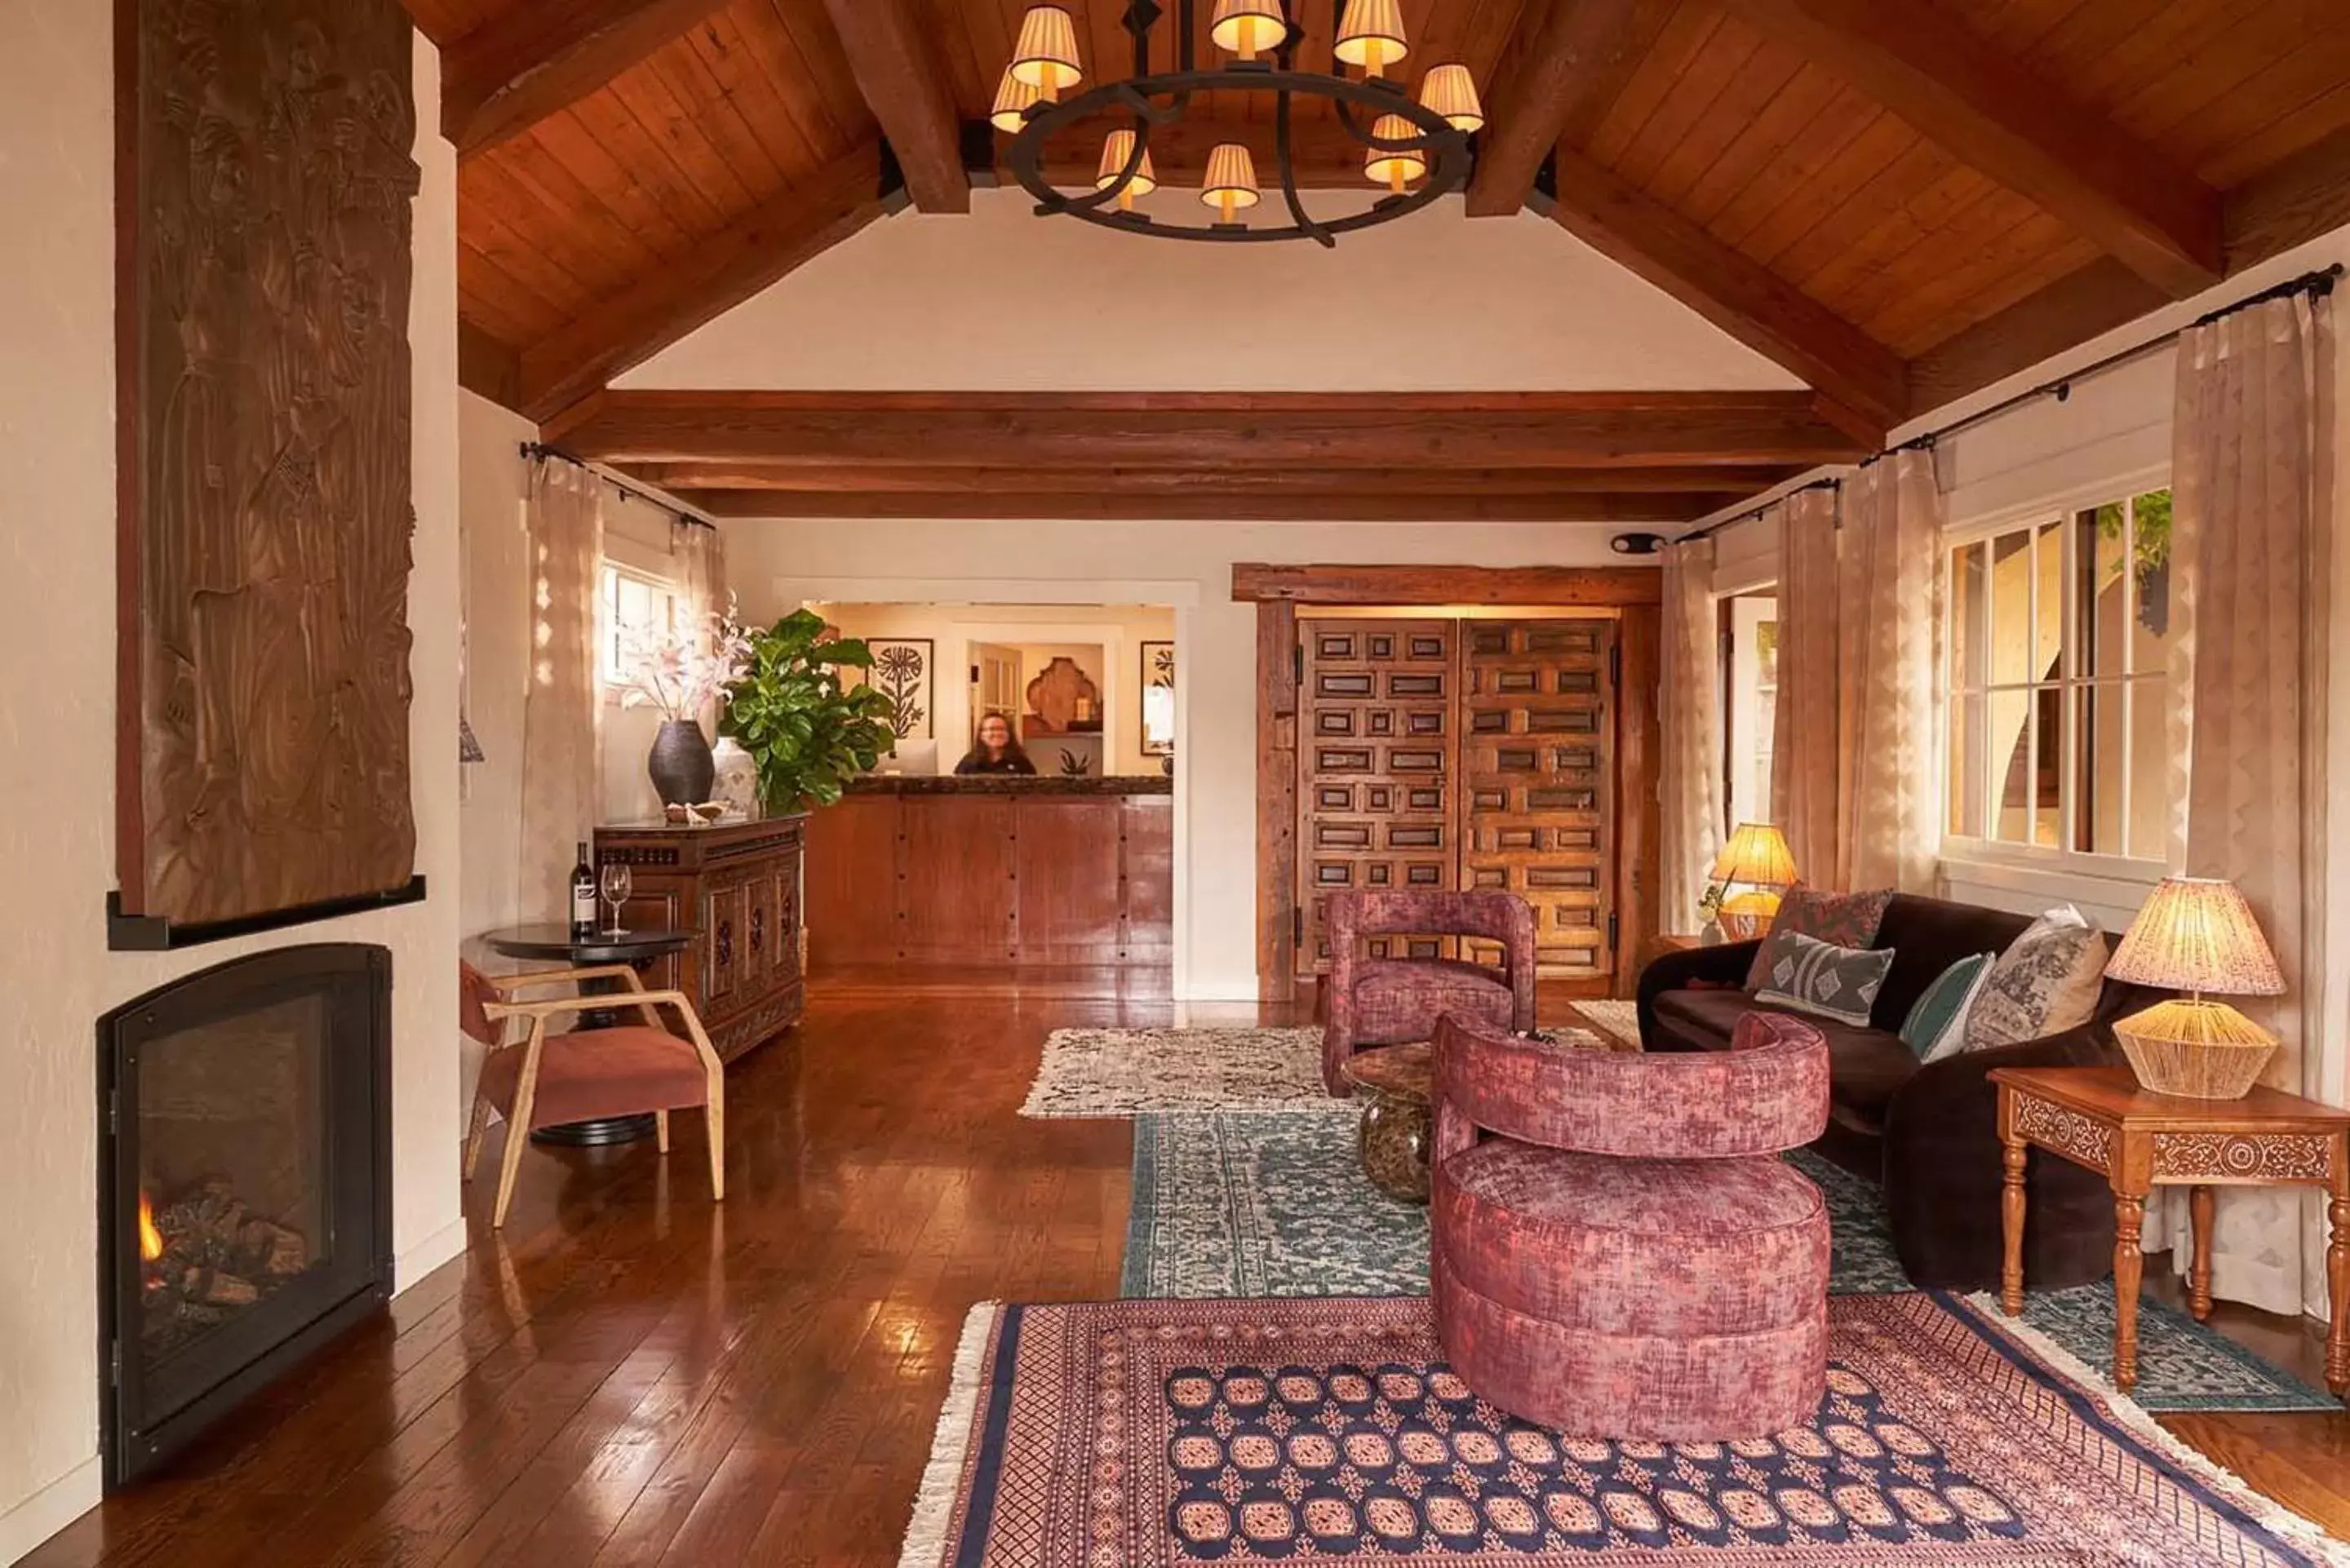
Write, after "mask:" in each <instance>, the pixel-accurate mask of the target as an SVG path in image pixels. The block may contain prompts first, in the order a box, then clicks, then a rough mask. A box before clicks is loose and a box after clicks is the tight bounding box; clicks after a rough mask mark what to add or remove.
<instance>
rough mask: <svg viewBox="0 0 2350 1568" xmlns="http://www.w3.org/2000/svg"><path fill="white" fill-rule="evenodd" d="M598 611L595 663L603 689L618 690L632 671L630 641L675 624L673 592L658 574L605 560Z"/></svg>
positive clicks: (675, 610) (623, 685)
mask: <svg viewBox="0 0 2350 1568" xmlns="http://www.w3.org/2000/svg"><path fill="white" fill-rule="evenodd" d="M676 617H677V594H676V592H675V590H674V589H672V588H671V587H670V585H669V584H667V583H665V582H663V581H661V580H660V578H659V577H654V576H648V575H646V574H645V573H642V572H639V571H636V570H633V569H631V568H629V567H628V566H620V565H619V564H618V563H617V562H613V561H607V562H605V563H604V572H603V577H602V588H601V592H600V593H599V595H598V626H597V628H596V645H597V647H598V649H599V650H600V652H599V656H598V660H597V662H598V665H599V666H600V670H599V673H600V674H601V676H602V679H603V683H604V689H605V690H606V691H619V690H620V689H621V688H623V687H625V686H626V685H628V683H629V680H630V679H631V677H632V676H633V674H634V671H633V670H631V669H630V668H629V642H630V640H631V639H636V638H641V637H646V636H650V635H653V634H656V633H665V632H667V631H669V630H670V629H671V628H672V627H673V626H674V625H675V624H676Z"/></svg>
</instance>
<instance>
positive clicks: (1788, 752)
mask: <svg viewBox="0 0 2350 1568" xmlns="http://www.w3.org/2000/svg"><path fill="white" fill-rule="evenodd" d="M1837 494H1838V491H1837V488H1836V487H1835V486H1833V485H1829V486H1823V487H1821V488H1820V489H1817V490H1805V491H1802V492H1799V493H1796V494H1794V495H1791V496H1789V497H1788V498H1787V503H1786V504H1785V505H1784V506H1783V507H1782V508H1781V509H1780V515H1779V563H1780V564H1779V711H1778V717H1777V719H1776V721H1775V722H1773V726H1772V732H1771V818H1772V820H1773V822H1776V823H1777V824H1778V825H1779V826H1780V829H1781V830H1782V831H1783V832H1784V833H1785V834H1786V836H1787V848H1788V851H1789V853H1791V854H1792V855H1794V857H1795V869H1796V870H1797V871H1798V872H1800V873H1801V874H1802V876H1803V878H1804V881H1805V882H1807V883H1809V884H1811V885H1812V886H1813V887H1814V888H1828V889H1830V890H1832V891H1837V892H1842V891H1845V890H1847V889H1848V888H1849V887H1850V883H1849V882H1848V881H1847V880H1846V876H1845V858H1844V843H1843V839H1842V836H1841V835H1842V824H1843V811H1842V808H1841V807H1840V806H1839V805H1838V804H1837V803H1838V800H1839V798H1840V797H1839V795H1838V793H1837V791H1838V789H1839V787H1840V781H1841V780H1842V778H1843V775H1844V760H1843V759H1844V739H1843V734H1842V732H1841V730H1840V728H1839V715H1838V709H1837V702H1836V679H1837V670H1836V643H1837V639H1836V618H1837V614H1838V609H1837V577H1836V499H1837Z"/></svg>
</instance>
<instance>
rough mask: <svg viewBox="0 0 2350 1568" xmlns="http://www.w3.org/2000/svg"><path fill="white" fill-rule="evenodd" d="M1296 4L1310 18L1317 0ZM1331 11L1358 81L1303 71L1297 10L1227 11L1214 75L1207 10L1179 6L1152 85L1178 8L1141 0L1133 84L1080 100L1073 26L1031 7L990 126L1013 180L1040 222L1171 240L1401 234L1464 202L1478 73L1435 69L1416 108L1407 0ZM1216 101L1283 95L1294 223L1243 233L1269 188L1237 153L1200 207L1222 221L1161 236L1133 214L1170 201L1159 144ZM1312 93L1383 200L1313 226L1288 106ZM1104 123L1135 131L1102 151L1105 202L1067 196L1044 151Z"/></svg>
mask: <svg viewBox="0 0 2350 1568" xmlns="http://www.w3.org/2000/svg"><path fill="white" fill-rule="evenodd" d="M1296 3H1297V4H1298V5H1300V6H1303V5H1311V4H1314V3H1315V0H1296ZM1329 3H1330V11H1331V22H1332V24H1333V31H1332V34H1331V36H1332V37H1333V38H1334V39H1335V40H1336V42H1335V46H1334V49H1333V52H1334V53H1335V54H1336V57H1337V58H1338V61H1339V63H1340V64H1341V66H1342V67H1344V66H1352V67H1357V69H1358V70H1359V71H1360V72H1361V75H1360V76H1359V77H1350V76H1346V75H1342V74H1337V73H1331V72H1322V71H1301V70H1299V69H1297V68H1296V55H1297V48H1298V45H1299V44H1300V42H1301V41H1303V39H1304V38H1305V29H1304V28H1302V27H1300V26H1298V25H1297V24H1296V23H1295V22H1294V21H1292V20H1291V19H1290V17H1289V15H1288V9H1289V8H1288V5H1287V4H1286V3H1285V0H1216V6H1215V11H1214V13H1213V15H1212V16H1211V17H1210V18H1209V24H1208V36H1209V39H1210V41H1211V43H1213V44H1214V45H1215V47H1217V48H1218V49H1220V50H1221V51H1222V52H1223V53H1224V54H1225V55H1227V56H1229V58H1228V59H1226V60H1225V61H1224V62H1223V63H1222V64H1221V65H1211V66H1209V67H1205V68H1202V67H1200V65H1199V62H1198V61H1197V59H1196V58H1195V53H1196V49H1195V40H1196V39H1197V38H1198V36H1199V30H1198V27H1197V26H1196V25H1195V23H1196V17H1197V10H1196V5H1197V0H1177V13H1178V15H1177V21H1178V28H1177V35H1176V36H1177V37H1178V38H1179V39H1180V43H1179V44H1178V46H1177V62H1176V63H1177V68H1176V69H1175V70H1172V71H1167V72H1161V73H1159V74H1157V75H1153V74H1152V72H1151V68H1150V30H1151V28H1152V26H1154V25H1155V24H1156V23H1157V22H1158V21H1159V18H1160V17H1161V16H1165V15H1166V11H1165V9H1164V8H1163V7H1162V6H1160V5H1159V4H1158V3H1157V0H1129V3H1128V5H1127V7H1126V16H1125V20H1124V23H1123V26H1125V28H1126V30H1127V32H1128V33H1129V34H1131V35H1132V36H1133V37H1134V75H1133V76H1132V77H1131V78H1128V79H1127V80H1125V81H1117V82H1107V83H1104V84H1102V85H1100V86H1097V87H1095V88H1091V89H1089V90H1087V91H1085V92H1082V93H1077V92H1076V91H1075V89H1076V88H1079V87H1080V86H1082V85H1083V84H1084V82H1085V80H1086V69H1085V62H1084V60H1083V58H1082V57H1080V55H1079V53H1078V49H1077V29H1076V20H1075V18H1074V17H1072V16H1070V14H1069V12H1068V11H1067V10H1066V8H1064V7H1063V6H1060V5H1035V6H1032V7H1030V9H1029V11H1028V15H1027V17H1026V19H1025V20H1024V21H1023V22H1022V23H1021V26H1020V41H1019V43H1018V45H1017V46H1016V47H1015V48H1014V51H1013V57H1012V61H1011V64H1010V65H1009V66H1008V67H1006V68H1005V70H1004V73H1003V85H1002V86H1001V87H1000V88H998V89H997V92H996V97H995V107H994V109H993V112H992V113H991V114H990V116H989V119H990V121H991V122H992V123H993V125H994V126H995V128H996V129H997V130H1001V131H1003V132H1004V133H1006V134H1008V135H1010V136H1011V137H1012V139H1013V140H1012V146H1011V151H1010V159H1011V163H1012V169H1013V172H1014V174H1016V175H1017V176H1018V177H1019V180H1020V183H1021V184H1022V185H1023V186H1024V187H1026V189H1027V191H1028V193H1029V194H1030V195H1032V196H1034V197H1035V198H1036V212H1037V214H1038V215H1039V216H1040V217H1041V216H1049V215H1052V214H1055V213H1059V214H1063V215H1066V216H1068V217H1072V218H1080V219H1083V220H1084V221H1086V222H1087V223H1099V224H1101V225H1103V226H1104V227H1107V228H1113V229H1118V230H1122V231H1124V232H1126V233H1128V234H1149V235H1152V236H1155V237H1158V238H1161V239H1177V240H1224V241H1236V242H1243V243H1260V242H1265V241H1274V240H1309V239H1310V240H1314V241H1315V242H1317V243H1318V244H1324V245H1333V244H1336V243H1337V238H1336V236H1338V235H1339V234H1347V233H1349V232H1352V231H1354V230H1357V229H1367V228H1369V227H1371V226H1373V225H1374V224H1378V223H1391V222H1393V221H1394V220H1396V219H1398V218H1400V217H1404V216H1406V215H1408V214H1409V213H1416V212H1418V211H1419V210H1420V209H1421V208H1423V207H1425V206H1427V205H1428V204H1429V203H1430V202H1433V201H1435V200H1436V199H1437V198H1438V197H1440V196H1442V195H1445V194H1447V193H1449V192H1454V191H1458V190H1460V189H1461V188H1462V187H1463V186H1465V185H1466V184H1467V183H1468V182H1469V174H1470V170H1471V164H1472V162H1473V155H1472V153H1471V148H1470V140H1469V139H1470V136H1471V133H1473V132H1474V131H1476V130H1478V129H1479V128H1480V127H1482V125H1483V124H1484V123H1485V115H1484V110H1483V108H1482V106H1481V105H1480V104H1479V102H1478V100H1477V84H1476V80H1475V78H1472V77H1471V75H1470V73H1469V67H1467V66H1465V65H1460V64H1445V65H1440V66H1437V67H1435V68H1433V69H1431V70H1430V72H1429V73H1428V75H1427V76H1426V77H1425V78H1423V79H1422V81H1421V83H1420V90H1419V99H1418V100H1417V101H1415V100H1414V99H1412V97H1411V95H1410V94H1409V92H1407V91H1406V90H1405V87H1404V84H1403V83H1402V82H1400V81H1398V80H1397V79H1395V78H1393V77H1391V76H1389V75H1388V70H1389V68H1390V67H1394V66H1396V65H1398V64H1399V63H1401V62H1402V61H1403V60H1404V59H1405V58H1407V57H1409V53H1410V41H1409V39H1408V38H1407V37H1406V36H1404V27H1403V16H1402V12H1401V9H1400V7H1399V4H1398V0H1329ZM1207 92H1220V93H1232V92H1249V93H1269V94H1271V95H1272V96H1273V99H1274V112H1273V156H1274V171H1275V173H1276V175H1277V182H1276V183H1277V188H1278V189H1279V190H1280V192H1281V194H1282V197H1283V200H1284V202H1285V204H1286V205H1287V208H1288V212H1289V217H1290V221H1289V222H1288V223H1285V224H1273V223H1263V224H1253V223H1243V222H1241V221H1240V217H1239V214H1240V213H1241V212H1242V211H1243V210H1244V209H1247V208H1251V207H1254V206H1256V205H1257V204H1258V203H1259V202H1261V201H1262V200H1263V191H1261V190H1260V188H1259V186H1258V182H1257V173H1256V161H1255V154H1254V152H1253V150H1252V149H1251V148H1250V146H1249V144H1248V143H1247V142H1246V141H1243V140H1228V141H1223V142H1220V143H1218V144H1217V145H1216V146H1215V148H1214V149H1213V150H1212V151H1211V152H1210V154H1209V157H1208V166H1207V177H1206V180H1205V182H1204V183H1203V185H1202V187H1201V192H1200V201H1201V203H1203V204H1204V205H1205V206H1206V207H1208V208H1209V209H1210V211H1211V214H1212V216H1211V221H1210V222H1208V223H1164V222H1160V221H1158V220H1157V219H1154V218H1153V217H1152V216H1151V215H1149V214H1148V213H1141V212H1139V211H1137V210H1136V209H1135V205H1134V202H1135V198H1136V197H1138V196H1148V195H1149V194H1150V193H1151V192H1153V191H1156V190H1157V189H1159V181H1158V177H1157V175H1156V173H1155V172H1154V171H1153V169H1152V166H1151V161H1150V138H1151V133H1152V132H1153V131H1154V130H1163V129H1165V128H1168V127H1171V126H1173V125H1175V124H1177V123H1179V122H1180V121H1181V120H1182V119H1184V118H1185V116H1186V115H1187V114H1189V112H1190V111H1191V106H1192V103H1193V101H1194V99H1195V96H1196V95H1199V94H1201V93H1207ZM1072 94H1074V96H1071V95H1072ZM1301 94H1303V95H1305V96H1308V97H1312V98H1321V99H1329V100H1330V103H1331V107H1332V109H1333V111H1334V112H1335V114H1336V118H1337V121H1338V123H1339V124H1340V125H1342V126H1344V127H1345V128H1346V130H1347V134H1348V135H1350V136H1351V137H1353V138H1354V140H1356V141H1357V142H1358V143H1360V144H1361V146H1362V149H1363V174H1364V178H1365V179H1366V180H1367V182H1369V183H1371V184H1373V185H1376V186H1378V187H1380V188H1381V189H1383V190H1384V191H1385V192H1387V193H1386V194H1385V195H1384V196H1382V197H1380V198H1379V199H1378V201H1377V202H1375V203H1374V204H1373V205H1372V206H1371V207H1370V208H1369V209H1368V210H1367V211H1365V212H1361V213H1354V214H1351V215H1348V216H1345V217H1335V218H1324V219H1316V218H1315V217H1314V216H1312V215H1311V214H1309V213H1307V212H1306V210H1305V202H1302V201H1301V200H1299V198H1298V193H1297V169H1296V160H1295V148H1294V140H1295V137H1294V132H1293V129H1292V125H1291V109H1292V103H1293V100H1294V99H1296V98H1297V97H1298V96H1299V95H1301ZM1097 116H1104V117H1111V118H1123V119H1126V120H1127V121H1128V123H1127V124H1125V125H1122V126H1119V127H1118V128H1117V129H1115V130H1111V131H1110V132H1109V133H1108V135H1107V137H1106V138H1105V139H1104V141H1103V146H1102V156H1101V166H1100V171H1099V172H1098V173H1097V175H1096V177H1095V180H1094V187H1093V189H1092V190H1091V191H1089V192H1083V193H1080V194H1076V195H1071V194H1069V193H1067V192H1063V191H1060V190H1057V189H1055V187H1054V186H1052V185H1050V184H1048V183H1047V182H1045V144H1046V143H1047V142H1048V141H1050V140H1052V139H1053V138H1054V137H1055V135H1057V134H1058V133H1060V132H1062V131H1064V130H1068V129H1069V128H1070V127H1072V126H1075V125H1076V124H1078V123H1080V122H1081V121H1084V120H1087V119H1092V118H1094V117H1097ZM1365 119H1367V120H1368V121H1369V124H1368V125H1367V126H1366V125H1365V124H1364V123H1363V122H1364V120H1365Z"/></svg>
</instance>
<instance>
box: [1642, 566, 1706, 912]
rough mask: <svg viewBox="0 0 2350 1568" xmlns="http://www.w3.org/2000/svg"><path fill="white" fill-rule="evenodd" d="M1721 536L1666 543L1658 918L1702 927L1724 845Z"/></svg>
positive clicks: (1660, 675)
mask: <svg viewBox="0 0 2350 1568" xmlns="http://www.w3.org/2000/svg"><path fill="white" fill-rule="evenodd" d="M1714 646H1715V636H1714V610H1713V541H1712V540H1711V539H1698V540H1693V541H1691V542H1690V543H1689V544H1686V545H1667V546H1665V582H1664V639H1663V647H1662V649H1661V650H1660V657H1659V661H1658V666H1659V685H1660V687H1661V689H1662V691H1661V696H1662V701H1660V703H1659V708H1660V710H1661V715H1662V719H1663V725H1664V733H1663V735H1662V737H1661V740H1662V742H1663V743H1662V748H1661V749H1662V752H1663V756H1662V758H1661V759H1660V761H1661V764H1662V774H1661V777H1660V778H1659V781H1658V788H1659V800H1660V805H1661V806H1662V811H1661V815H1662V818H1663V821H1662V836H1663V843H1662V844H1661V845H1660V846H1659V861H1660V865H1659V877H1660V879H1661V880H1662V881H1663V883H1664V887H1663V889H1662V891H1661V894H1660V896H1659V900H1658V911H1657V912H1658V918H1659V920H1660V921H1661V922H1662V927H1661V929H1665V930H1668V931H1694V930H1696V929H1698V913H1697V900H1698V896H1699V895H1700V893H1702V892H1703V891H1704V890H1705V884H1706V880H1707V878H1708V877H1709V876H1711V873H1712V870H1713V857H1714V855H1715V852H1716V851H1717V850H1718V849H1719V848H1720V847H1721V670H1720V665H1719V662H1718V660H1717V659H1716V658H1715V655H1714Z"/></svg>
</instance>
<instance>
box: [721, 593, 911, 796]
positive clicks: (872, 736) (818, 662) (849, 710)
mask: <svg viewBox="0 0 2350 1568" xmlns="http://www.w3.org/2000/svg"><path fill="white" fill-rule="evenodd" d="M744 643H745V647H744V649H743V672H742V674H741V675H740V676H739V677H738V678H737V679H736V680H734V681H733V684H732V685H730V686H728V687H727V689H726V713H725V717H724V718H723V720H721V721H720V723H719V732H720V733H722V734H725V735H730V736H732V737H733V739H734V740H735V742H737V743H739V744H740V745H741V746H742V748H743V750H744V751H746V752H748V753H751V759H752V761H753V762H754V763H757V764H758V769H759V800H760V804H761V805H764V806H765V808H766V809H767V810H768V811H769V812H773V813H781V812H791V811H805V810H806V809H807V808H808V807H810V806H813V805H832V804H833V803H834V802H835V801H837V800H838V799H839V798H840V796H841V792H842V791H843V789H845V788H846V787H847V784H848V781H849V780H850V779H852V778H854V777H856V776H857V775H858V774H860V773H865V772H868V771H870V770H871V769H872V767H873V766H874V764H875V763H878V762H879V760H880V759H881V757H882V755H883V754H884V753H887V752H888V751H889V748H890V747H891V746H893V745H895V744H896V743H897V735H896V732H894V731H893V730H892V729H891V728H890V722H889V721H890V715H891V713H892V712H893V711H894V708H893V705H892V703H891V701H890V700H889V696H888V695H887V694H886V693H884V692H881V691H877V690H875V689H874V688H873V687H871V686H869V685H860V686H855V687H850V686H845V685H844V684H842V682H841V679H840V671H841V670H844V669H848V670H870V669H871V668H872V667H873V654H872V651H871V650H870V649H868V648H867V647H866V646H865V644H864V643H863V642H861V641H859V640H858V639H855V638H840V637H833V636H831V635H829V633H828V628H827V627H826V626H825V624H824V618H823V617H822V616H819V615H817V614H816V612H815V611H813V610H807V609H800V610H795V611H793V612H792V613H791V614H790V615H787V616H785V617H784V618H783V619H781V620H779V621H777V622H775V625H773V626H771V627H768V628H766V629H765V630H764V631H750V632H747V633H745V634H744Z"/></svg>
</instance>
